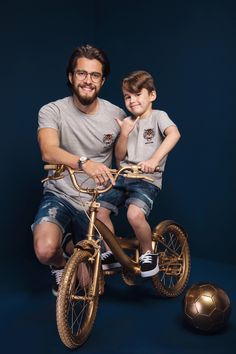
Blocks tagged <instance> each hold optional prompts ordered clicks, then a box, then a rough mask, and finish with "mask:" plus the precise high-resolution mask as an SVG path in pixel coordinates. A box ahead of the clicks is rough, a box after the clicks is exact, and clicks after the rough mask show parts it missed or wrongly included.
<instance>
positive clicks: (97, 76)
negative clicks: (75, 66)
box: [74, 70, 102, 83]
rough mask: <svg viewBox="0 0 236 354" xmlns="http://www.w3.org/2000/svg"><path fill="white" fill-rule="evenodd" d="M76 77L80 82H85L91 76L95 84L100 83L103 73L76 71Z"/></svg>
mask: <svg viewBox="0 0 236 354" xmlns="http://www.w3.org/2000/svg"><path fill="white" fill-rule="evenodd" d="M74 74H75V76H76V77H77V79H78V80H81V81H82V80H85V79H86V77H87V76H88V75H90V78H91V80H92V81H93V82H95V83H96V82H99V81H100V80H101V78H102V74H101V73H97V72H96V71H94V72H92V73H88V72H87V71H85V70H76V71H74Z"/></svg>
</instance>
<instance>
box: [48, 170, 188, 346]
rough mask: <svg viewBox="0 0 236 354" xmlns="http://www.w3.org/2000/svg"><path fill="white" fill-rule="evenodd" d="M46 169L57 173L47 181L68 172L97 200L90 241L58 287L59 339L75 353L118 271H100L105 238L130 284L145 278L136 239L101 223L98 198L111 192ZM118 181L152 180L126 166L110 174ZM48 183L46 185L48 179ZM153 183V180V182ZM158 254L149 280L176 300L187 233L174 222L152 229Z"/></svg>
mask: <svg viewBox="0 0 236 354" xmlns="http://www.w3.org/2000/svg"><path fill="white" fill-rule="evenodd" d="M45 170H54V173H53V174H52V175H51V176H49V177H47V178H46V179H45V180H47V179H59V178H63V177H64V173H65V172H66V174H69V176H70V178H71V181H72V183H73V186H74V187H75V188H76V190H77V191H78V192H79V193H87V194H90V195H91V196H92V199H91V201H90V202H89V203H88V218H89V223H88V228H87V235H86V238H85V239H84V240H82V241H79V242H78V243H77V244H75V245H74V252H73V254H72V255H71V257H70V258H69V260H68V261H67V264H66V266H65V269H64V272H63V275H62V279H61V282H60V286H59V291H58V297H57V303H56V321H57V328H58V332H59V335H60V338H61V340H62V342H63V343H64V345H65V346H66V347H68V348H70V349H75V348H77V347H79V346H81V345H82V344H83V343H84V342H85V341H86V340H87V338H88V336H89V334H90V332H91V330H92V327H93V324H94V321H95V317H96V312H97V308H98V301H99V295H101V294H103V292H104V275H109V274H113V273H114V271H103V270H102V267H101V245H102V241H103V240H104V241H105V242H106V243H107V245H108V246H109V247H110V249H111V251H112V252H113V254H114V256H115V257H116V259H117V261H118V262H119V263H120V264H121V265H122V270H121V271H122V278H123V280H124V282H125V283H126V284H127V285H135V279H136V277H137V276H138V275H139V274H140V266H139V256H140V248H139V243H138V241H137V240H136V239H134V238H133V239H127V238H125V237H117V236H115V235H114V234H113V233H112V232H111V231H110V230H109V229H108V228H107V227H106V226H105V225H104V224H103V223H102V222H101V221H99V220H98V219H96V213H97V211H98V209H99V206H100V205H99V203H98V202H97V197H98V195H99V194H101V193H105V192H107V191H108V190H110V189H111V188H112V185H111V184H110V185H109V186H108V187H106V188H103V189H101V188H100V187H95V188H82V186H81V185H79V184H78V181H77V178H76V174H77V173H79V171H77V170H73V169H71V168H70V167H68V166H65V165H46V166H45ZM111 172H112V174H113V175H114V179H115V180H117V178H118V176H119V175H124V176H125V177H126V178H141V179H149V178H148V177H146V176H144V175H142V172H141V171H140V168H139V167H138V166H127V167H123V168H121V169H120V170H111ZM45 180H44V181H45ZM149 180H150V179H149ZM152 240H153V241H152V242H153V249H154V251H155V253H158V254H159V268H160V271H159V273H158V274H157V275H155V276H152V277H151V278H150V279H151V281H152V284H153V286H154V289H155V291H156V293H157V295H159V296H160V297H167V298H168V297H176V296H178V295H180V294H181V293H182V291H183V290H184V288H185V287H186V285H187V282H188V279H189V275H190V252H189V245H188V239H187V233H186V232H185V230H184V229H183V228H182V227H181V226H180V225H179V224H177V223H176V222H175V221H172V220H164V221H162V222H160V223H159V224H158V225H157V226H156V227H154V228H153V231H152Z"/></svg>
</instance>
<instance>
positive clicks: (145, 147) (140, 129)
mask: <svg viewBox="0 0 236 354" xmlns="http://www.w3.org/2000/svg"><path fill="white" fill-rule="evenodd" d="M128 118H129V119H132V118H131V117H128ZM171 125H175V124H174V123H173V122H172V120H171V119H170V118H169V116H168V115H167V113H166V112H164V111H160V110H152V113H151V115H150V116H149V117H147V118H144V119H140V120H139V121H138V122H137V124H136V125H135V127H134V129H133V130H132V132H131V133H130V135H129V138H128V146H127V153H126V157H125V159H124V161H121V166H126V165H134V164H137V163H139V162H140V161H145V160H148V159H149V158H151V156H152V155H153V154H154V152H155V151H156V150H157V149H158V148H159V146H160V145H161V143H162V141H163V140H164V138H165V134H164V131H165V129H166V128H168V127H169V126H171ZM166 159H167V156H166V157H165V158H164V159H163V160H162V161H161V163H160V171H159V172H155V173H153V174H147V175H146V176H148V177H150V178H152V179H153V180H154V182H152V183H153V184H155V185H156V186H157V187H159V188H161V187H162V174H163V172H164V168H165V163H166Z"/></svg>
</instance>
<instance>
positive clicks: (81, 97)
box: [73, 85, 98, 106]
mask: <svg viewBox="0 0 236 354" xmlns="http://www.w3.org/2000/svg"><path fill="white" fill-rule="evenodd" d="M83 86H88V85H83ZM83 86H82V85H80V86H78V87H73V93H74V94H75V96H76V97H77V99H78V101H79V102H80V103H81V104H82V105H83V106H89V105H90V104H92V103H93V102H94V101H95V100H96V98H97V97H98V91H97V89H96V86H92V88H94V93H93V95H92V96H86V95H81V93H80V91H79V87H83Z"/></svg>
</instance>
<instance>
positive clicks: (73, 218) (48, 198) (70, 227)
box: [31, 192, 88, 242]
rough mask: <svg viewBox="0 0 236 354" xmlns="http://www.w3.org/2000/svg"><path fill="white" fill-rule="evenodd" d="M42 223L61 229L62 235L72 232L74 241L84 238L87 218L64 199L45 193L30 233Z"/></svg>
mask: <svg viewBox="0 0 236 354" xmlns="http://www.w3.org/2000/svg"><path fill="white" fill-rule="evenodd" d="M43 222H51V223H53V224H56V225H58V226H59V228H60V229H61V231H62V233H63V234H65V233H67V232H72V234H73V236H74V241H75V242H78V241H80V240H82V239H84V238H85V236H86V233H87V226H88V218H87V216H86V214H85V212H84V211H83V210H78V209H76V208H75V207H73V205H71V204H70V203H69V202H67V201H66V200H65V199H63V198H60V197H58V196H57V195H55V194H53V193H49V192H47V193H45V194H44V195H43V198H42V200H41V203H40V205H39V209H38V212H37V214H36V216H35V219H34V223H33V224H32V226H31V229H32V231H33V230H34V228H35V226H36V225H38V224H41V223H43Z"/></svg>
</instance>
